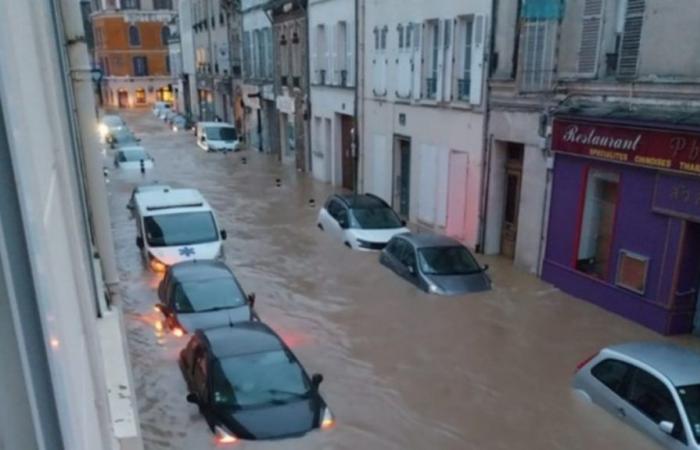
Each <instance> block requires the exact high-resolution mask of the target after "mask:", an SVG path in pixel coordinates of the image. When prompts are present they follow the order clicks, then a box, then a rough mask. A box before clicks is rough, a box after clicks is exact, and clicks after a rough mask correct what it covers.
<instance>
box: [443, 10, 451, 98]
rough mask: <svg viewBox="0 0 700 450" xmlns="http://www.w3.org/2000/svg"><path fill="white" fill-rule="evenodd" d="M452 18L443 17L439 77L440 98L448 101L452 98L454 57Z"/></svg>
mask: <svg viewBox="0 0 700 450" xmlns="http://www.w3.org/2000/svg"><path fill="white" fill-rule="evenodd" d="M452 25H453V22H452V19H445V26H444V29H443V43H442V44H443V46H442V47H443V53H444V55H445V56H444V60H443V67H442V73H441V75H440V77H441V78H442V80H443V82H442V100H443V101H445V102H449V101H451V100H452V60H453V58H454V50H453V48H454V45H453V42H454V32H453V27H452Z"/></svg>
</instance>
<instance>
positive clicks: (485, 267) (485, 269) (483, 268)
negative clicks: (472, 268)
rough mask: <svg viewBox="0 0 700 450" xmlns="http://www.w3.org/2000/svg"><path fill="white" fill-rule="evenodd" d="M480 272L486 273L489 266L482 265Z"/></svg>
mask: <svg viewBox="0 0 700 450" xmlns="http://www.w3.org/2000/svg"><path fill="white" fill-rule="evenodd" d="M481 270H482V271H484V272H486V271H487V270H489V265H488V264H484V267H482V268H481Z"/></svg>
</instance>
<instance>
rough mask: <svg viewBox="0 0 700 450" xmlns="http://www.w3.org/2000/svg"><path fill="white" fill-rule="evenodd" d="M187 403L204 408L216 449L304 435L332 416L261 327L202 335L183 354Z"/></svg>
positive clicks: (315, 385)
mask: <svg viewBox="0 0 700 450" xmlns="http://www.w3.org/2000/svg"><path fill="white" fill-rule="evenodd" d="M180 369H181V370H182V374H183V376H184V378H185V381H186V382H187V387H188V390H189V395H188V396H187V401H189V402H190V403H194V404H196V405H198V406H199V410H200V412H201V413H202V415H203V416H204V418H205V419H206V421H207V424H208V425H209V427H210V428H211V430H212V431H213V432H214V434H215V440H216V442H217V444H226V443H234V442H236V441H237V440H239V439H251V440H257V439H280V438H287V437H293V436H301V435H303V434H305V433H307V432H308V431H310V430H313V429H315V428H321V429H329V428H332V427H333V425H334V419H333V416H332V414H331V412H330V410H329V409H328V406H327V405H326V402H325V401H324V400H323V398H322V397H321V394H320V393H319V385H320V384H321V382H322V381H323V376H321V375H320V374H316V375H314V376H313V377H311V378H309V376H308V375H307V374H306V371H305V370H304V368H303V367H302V366H301V364H300V363H299V361H298V360H297V358H296V356H294V354H293V353H292V351H291V350H290V349H289V347H287V345H286V344H285V343H284V342H282V340H281V339H280V337H279V336H278V335H277V334H275V332H274V331H272V329H271V328H270V327H268V326H267V325H265V324H263V323H261V322H247V323H240V324H235V325H233V326H230V327H224V328H217V329H211V330H206V331H202V330H200V331H197V332H196V333H195V334H194V336H192V339H191V340H190V342H189V344H188V345H187V346H186V347H185V348H184V349H183V350H182V352H181V353H180Z"/></svg>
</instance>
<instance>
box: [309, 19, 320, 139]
mask: <svg viewBox="0 0 700 450" xmlns="http://www.w3.org/2000/svg"><path fill="white" fill-rule="evenodd" d="M309 33H310V34H311V36H310V37H309V42H310V43H311V46H313V47H311V46H310V48H309V65H310V66H311V74H310V76H309V80H311V84H317V83H318V82H319V78H320V77H319V75H318V69H319V67H318V48H319V45H320V44H319V42H318V37H319V36H318V27H313V28H312V29H311V30H309ZM316 148H318V147H316Z"/></svg>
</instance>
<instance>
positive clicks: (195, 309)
mask: <svg viewBox="0 0 700 450" xmlns="http://www.w3.org/2000/svg"><path fill="white" fill-rule="evenodd" d="M158 299H159V300H160V303H159V304H158V305H156V309H158V310H159V311H160V312H161V313H162V314H163V315H164V316H165V328H166V329H169V330H172V332H173V334H175V335H176V336H182V335H183V334H187V333H193V332H194V331H196V330H199V329H208V328H216V327H222V326H227V325H231V324H234V323H236V322H247V321H250V320H258V316H257V314H256V313H255V310H254V309H253V304H254V302H255V295H254V294H251V295H249V296H246V294H245V293H244V292H243V289H242V288H241V285H240V284H239V283H238V280H236V277H235V276H234V275H233V272H231V269H229V268H228V266H226V264H224V263H223V262H221V261H213V260H211V261H210V260H203V261H187V262H181V263H178V264H174V265H172V266H170V267H168V269H167V271H166V272H165V276H164V277H163V280H162V281H161V282H160V285H159V286H158Z"/></svg>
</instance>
